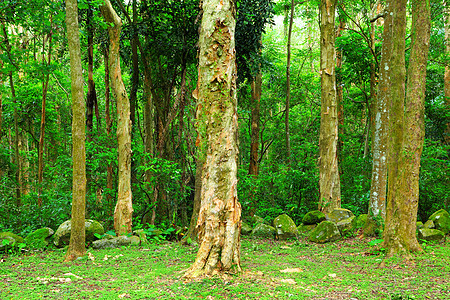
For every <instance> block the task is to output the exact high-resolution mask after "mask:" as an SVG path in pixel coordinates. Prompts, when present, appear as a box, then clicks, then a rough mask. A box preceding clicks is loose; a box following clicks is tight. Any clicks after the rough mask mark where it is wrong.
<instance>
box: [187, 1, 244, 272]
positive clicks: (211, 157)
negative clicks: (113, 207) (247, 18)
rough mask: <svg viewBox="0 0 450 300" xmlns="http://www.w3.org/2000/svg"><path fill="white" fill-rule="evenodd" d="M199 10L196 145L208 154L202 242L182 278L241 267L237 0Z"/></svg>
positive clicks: (200, 224)
mask: <svg viewBox="0 0 450 300" xmlns="http://www.w3.org/2000/svg"><path fill="white" fill-rule="evenodd" d="M202 9H203V17H202V23H201V28H200V37H199V47H200V53H199V67H198V84H197V89H196V91H194V96H195V97H196V98H198V103H199V104H198V105H199V106H200V109H198V110H197V113H198V114H197V119H198V130H199V135H200V149H205V153H206V158H205V164H204V166H203V171H202V190H201V207H200V213H199V217H198V221H197V228H198V230H199V240H200V241H201V244H200V248H199V250H198V253H197V258H196V259H195V262H194V263H193V265H192V266H191V267H190V268H189V269H188V270H187V272H186V273H185V275H184V277H186V278H193V277H198V276H201V275H203V274H214V273H217V272H221V271H227V270H230V269H231V268H232V266H233V265H236V267H237V269H238V270H240V269H241V267H240V226H241V205H240V203H239V202H238V199H237V159H238V147H237V97H236V63H235V44H234V43H235V28H236V19H235V18H236V8H235V1H230V0H204V1H203V2H202ZM200 153H203V152H202V150H200Z"/></svg>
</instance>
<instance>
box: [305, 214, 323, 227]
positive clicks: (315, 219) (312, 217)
mask: <svg viewBox="0 0 450 300" xmlns="http://www.w3.org/2000/svg"><path fill="white" fill-rule="evenodd" d="M322 221H325V214H324V213H323V212H321V211H319V210H313V211H310V212H308V213H307V214H306V215H305V216H304V217H303V219H302V223H303V224H305V225H315V224H319V223H320V222H322Z"/></svg>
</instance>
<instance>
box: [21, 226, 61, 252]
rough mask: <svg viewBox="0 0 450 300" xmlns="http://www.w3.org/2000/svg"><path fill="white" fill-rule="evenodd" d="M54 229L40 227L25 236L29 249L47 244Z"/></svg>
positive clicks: (42, 247)
mask: <svg viewBox="0 0 450 300" xmlns="http://www.w3.org/2000/svg"><path fill="white" fill-rule="evenodd" d="M53 233H54V231H53V230H52V229H51V228H48V227H44V228H40V229H38V230H36V231H34V232H32V233H30V234H29V235H27V237H26V238H25V242H26V243H27V246H28V247H29V248H31V249H44V248H46V247H47V246H48V244H49V238H50V237H51V236H52V235H53Z"/></svg>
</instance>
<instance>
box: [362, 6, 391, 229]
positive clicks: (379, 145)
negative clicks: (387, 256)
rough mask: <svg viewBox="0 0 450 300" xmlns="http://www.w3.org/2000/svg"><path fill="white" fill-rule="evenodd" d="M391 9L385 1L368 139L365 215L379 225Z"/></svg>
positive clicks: (383, 202) (382, 212) (384, 167)
mask: <svg viewBox="0 0 450 300" xmlns="http://www.w3.org/2000/svg"><path fill="white" fill-rule="evenodd" d="M392 10H393V0H388V1H386V7H385V11H386V14H385V17H384V29H383V45H382V48H381V61H380V71H379V83H378V93H377V98H376V103H375V106H374V112H373V114H374V116H375V118H374V122H373V124H374V128H373V140H372V152H373V158H372V180H371V187H370V199H369V212H368V213H369V218H370V219H371V220H373V221H376V223H379V224H380V223H382V222H384V219H385V216H386V186H387V145H388V133H389V131H388V121H389V103H390V84H391V80H390V72H391V70H392V67H391V56H392V42H393V41H392V34H393V23H392V21H393V16H392V15H391V12H392ZM380 225H381V224H380ZM367 234H370V235H371V234H372V233H370V232H367Z"/></svg>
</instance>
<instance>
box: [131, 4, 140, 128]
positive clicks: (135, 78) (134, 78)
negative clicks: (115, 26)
mask: <svg viewBox="0 0 450 300" xmlns="http://www.w3.org/2000/svg"><path fill="white" fill-rule="evenodd" d="M132 3H133V5H132V6H133V22H132V23H133V24H132V29H133V34H132V39H131V61H132V63H133V69H132V73H131V92H130V119H131V126H132V127H134V126H135V124H136V122H135V119H136V112H135V111H136V100H137V91H138V87H139V57H138V46H137V44H138V42H137V39H138V35H137V25H136V22H137V8H136V0H133V2H132ZM131 134H133V130H131Z"/></svg>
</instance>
